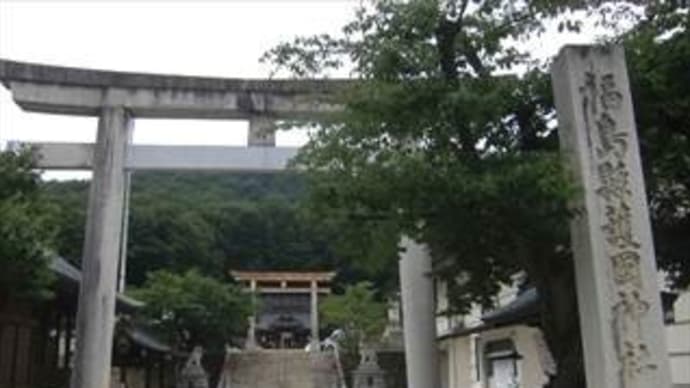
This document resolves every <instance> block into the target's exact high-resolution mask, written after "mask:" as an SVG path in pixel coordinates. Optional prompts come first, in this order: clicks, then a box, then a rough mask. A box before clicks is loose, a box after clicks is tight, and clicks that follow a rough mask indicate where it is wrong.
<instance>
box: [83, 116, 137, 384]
mask: <svg viewBox="0 0 690 388" xmlns="http://www.w3.org/2000/svg"><path fill="white" fill-rule="evenodd" d="M132 123H133V121H132V120H131V119H130V117H129V115H128V113H127V112H126V110H125V109H124V108H123V107H110V106H106V107H103V108H102V111H101V117H100V119H99V121H98V136H97V141H96V148H95V151H94V159H93V160H94V161H93V178H92V180H91V191H90V195H89V208H88V216H87V221H86V234H85V238H84V253H83V259H82V273H83V278H82V283H81V290H80V293H79V309H78V312H77V326H76V329H77V331H76V342H77V345H76V352H75V358H74V369H73V370H72V377H71V387H72V388H107V387H108V385H109V383H110V361H111V352H112V345H113V328H114V324H115V288H116V283H117V277H118V276H117V275H118V274H117V267H118V258H119V252H120V241H121V237H122V217H123V211H122V209H123V206H124V193H125V190H124V186H125V171H124V165H125V158H126V154H127V143H128V139H129V133H130V132H131V130H132Z"/></svg>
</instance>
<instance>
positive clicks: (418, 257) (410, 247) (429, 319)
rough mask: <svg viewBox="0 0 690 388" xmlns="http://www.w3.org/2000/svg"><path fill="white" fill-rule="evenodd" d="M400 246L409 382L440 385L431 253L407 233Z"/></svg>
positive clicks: (418, 386) (415, 387)
mask: <svg viewBox="0 0 690 388" xmlns="http://www.w3.org/2000/svg"><path fill="white" fill-rule="evenodd" d="M400 246H401V248H402V249H403V252H402V253H401V254H400V290H401V297H402V309H403V333H404V340H405V360H406V365H407V384H408V385H407V386H408V387H409V388H439V387H440V369H439V367H438V350H437V348H436V316H435V313H436V312H435V303H434V284H433V280H432V278H431V256H430V255H429V252H428V250H427V249H426V247H425V246H422V245H420V244H418V243H417V242H415V241H413V240H411V239H409V238H408V237H403V238H402V239H401V242H400Z"/></svg>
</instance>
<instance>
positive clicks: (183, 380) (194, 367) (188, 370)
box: [177, 346, 209, 388]
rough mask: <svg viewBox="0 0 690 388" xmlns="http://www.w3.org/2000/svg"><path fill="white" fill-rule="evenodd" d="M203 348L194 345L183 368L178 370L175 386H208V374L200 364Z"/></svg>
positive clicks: (189, 387)
mask: <svg viewBox="0 0 690 388" xmlns="http://www.w3.org/2000/svg"><path fill="white" fill-rule="evenodd" d="M202 357H203V350H202V349H201V347H198V346H197V347H195V348H194V350H193V351H192V354H191V355H190V356H189V359H188V360H187V363H186V364H185V366H184V368H182V370H181V371H180V376H179V378H178V380H177V388H209V387H208V374H207V373H206V371H205V370H204V367H203V365H202V364H201V358H202Z"/></svg>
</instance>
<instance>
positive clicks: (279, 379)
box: [221, 349, 338, 388]
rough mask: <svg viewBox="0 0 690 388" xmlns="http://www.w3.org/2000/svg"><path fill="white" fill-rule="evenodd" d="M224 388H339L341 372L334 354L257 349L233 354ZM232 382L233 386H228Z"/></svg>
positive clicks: (225, 375) (227, 368) (226, 373)
mask: <svg viewBox="0 0 690 388" xmlns="http://www.w3.org/2000/svg"><path fill="white" fill-rule="evenodd" d="M222 373H223V378H224V381H225V382H226V385H225V386H221V388H337V387H338V371H337V366H336V361H335V356H334V355H333V354H332V353H330V352H321V353H308V352H305V351H304V350H292V349H290V350H284V349H272V350H257V351H244V352H238V353H234V354H231V355H230V356H229V357H228V358H227V359H226V362H225V365H224V367H223V372H222ZM228 381H229V383H230V384H227V382H228Z"/></svg>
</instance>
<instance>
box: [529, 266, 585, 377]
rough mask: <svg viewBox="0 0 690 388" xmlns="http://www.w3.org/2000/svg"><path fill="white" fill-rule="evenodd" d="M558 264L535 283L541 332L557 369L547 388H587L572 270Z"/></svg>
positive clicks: (549, 268)
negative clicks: (537, 293) (537, 292)
mask: <svg viewBox="0 0 690 388" xmlns="http://www.w3.org/2000/svg"><path fill="white" fill-rule="evenodd" d="M554 261H555V260H554ZM558 261H560V263H558V265H548V266H547V271H544V272H543V276H541V278H540V279H539V280H538V281H537V289H538V291H539V304H540V306H539V310H540V321H541V322H540V323H541V328H542V331H543V333H544V338H545V340H546V343H547V344H548V346H549V349H550V351H551V354H552V356H553V358H554V360H555V361H556V365H557V371H556V375H555V376H552V377H551V380H550V381H549V384H548V385H546V387H547V388H586V382H585V370H584V361H583V355H582V343H581V340H580V320H579V315H578V307H577V294H576V288H575V273H574V267H573V265H572V260H567V261H565V262H564V261H562V260H558ZM552 263H553V262H552Z"/></svg>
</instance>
